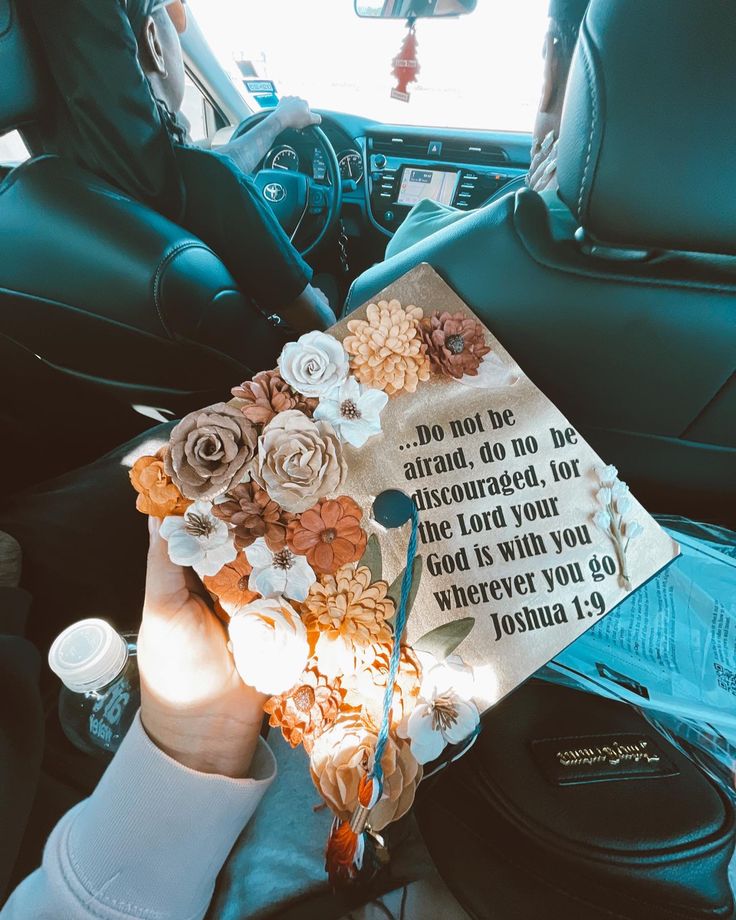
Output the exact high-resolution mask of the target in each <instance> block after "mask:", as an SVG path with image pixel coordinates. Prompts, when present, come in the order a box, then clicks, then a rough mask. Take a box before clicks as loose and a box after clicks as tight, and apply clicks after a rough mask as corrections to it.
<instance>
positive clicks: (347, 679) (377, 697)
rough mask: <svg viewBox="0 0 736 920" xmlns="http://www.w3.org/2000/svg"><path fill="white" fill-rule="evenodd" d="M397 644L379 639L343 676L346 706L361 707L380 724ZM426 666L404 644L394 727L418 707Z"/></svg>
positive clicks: (400, 661)
mask: <svg viewBox="0 0 736 920" xmlns="http://www.w3.org/2000/svg"><path fill="white" fill-rule="evenodd" d="M392 648H393V643H392V642H391V641H390V640H389V641H388V642H375V643H373V645H371V646H370V647H369V648H367V649H366V650H365V653H364V655H363V656H361V658H360V660H359V661H358V662H357V666H356V668H355V669H354V670H353V671H352V672H351V673H349V674H345V675H344V676H343V678H342V686H343V687H344V689H345V691H346V692H345V706H346V707H349V708H351V709H356V710H360V711H361V712H363V713H364V714H366V715H367V716H368V718H369V719H371V720H372V721H374V722H375V723H376V724H380V721H381V716H382V714H383V699H384V695H385V693H386V683H387V680H388V672H389V666H390V662H391V650H392ZM421 674H422V667H421V665H420V663H419V659H418V658H417V656H416V655H415V654H414V652H413V651H412V650H411V648H409V646H408V645H404V646H402V647H401V657H400V658H399V670H398V671H397V674H396V683H395V685H394V698H393V703H392V709H391V726H392V728H395V727H396V726H397V725H398V724H399V723H400V722H401V720H402V719H403V718H404V716H405V715H408V714H409V713H410V712H411V711H412V710H413V708H414V706H415V704H416V701H417V699H418V697H419V688H420V685H421Z"/></svg>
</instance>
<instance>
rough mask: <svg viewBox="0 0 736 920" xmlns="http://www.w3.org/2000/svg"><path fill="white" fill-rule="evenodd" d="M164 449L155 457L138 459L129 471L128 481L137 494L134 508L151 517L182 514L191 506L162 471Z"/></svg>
mask: <svg viewBox="0 0 736 920" xmlns="http://www.w3.org/2000/svg"><path fill="white" fill-rule="evenodd" d="M165 456H166V448H165V447H162V448H161V450H159V451H158V452H157V454H156V456H155V457H140V458H139V459H138V460H136V462H135V463H134V464H133V467H132V469H131V471H130V474H129V475H130V481H131V483H132V485H133V488H134V489H135V490H136V492H137V493H138V497H137V498H136V500H135V506H136V508H137V509H138V510H139V511H141V512H142V513H143V514H150V515H151V517H157V518H165V517H167V516H168V515H170V514H183V513H184V512H185V511H186V510H187V508H188V507H189V506H190V505H191V501H190V500H189V499H188V498H184V496H183V495H182V494H181V492H180V491H179V489H178V488H177V487H176V486H175V485H174V482H173V481H172V479H171V477H170V476H168V475H167V474H166V471H165V470H164V457H165Z"/></svg>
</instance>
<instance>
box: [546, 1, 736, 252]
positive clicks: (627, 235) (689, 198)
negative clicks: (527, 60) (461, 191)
mask: <svg viewBox="0 0 736 920" xmlns="http://www.w3.org/2000/svg"><path fill="white" fill-rule="evenodd" d="M734 98H736V3H733V2H731V0H709V2H707V3H704V2H702V0H646V2H645V3H643V2H642V0H591V4H590V6H589V7H588V12H587V14H586V17H585V20H584V21H583V26H582V28H581V32H580V40H579V42H578V46H577V49H576V51H575V56H574V59H573V63H572V68H571V71H570V77H569V81H568V86H567V94H566V97H565V107H564V111H563V116H562V128H561V132H560V141H559V149H558V162H557V172H558V181H559V186H560V195H561V197H562V199H563V200H564V202H565V203H566V204H567V205H568V207H569V208H570V209H571V210H572V212H573V213H574V214H575V215H576V217H577V218H578V220H579V221H580V224H581V225H582V227H584V228H585V230H586V231H587V232H588V233H589V235H590V236H591V237H592V238H594V239H596V240H598V241H600V242H604V243H608V244H612V245H618V246H628V247H634V248H646V249H674V250H686V251H693V252H709V253H714V254H729V255H733V254H736V187H735V186H736V180H735V179H734V167H735V166H736V117H734Z"/></svg>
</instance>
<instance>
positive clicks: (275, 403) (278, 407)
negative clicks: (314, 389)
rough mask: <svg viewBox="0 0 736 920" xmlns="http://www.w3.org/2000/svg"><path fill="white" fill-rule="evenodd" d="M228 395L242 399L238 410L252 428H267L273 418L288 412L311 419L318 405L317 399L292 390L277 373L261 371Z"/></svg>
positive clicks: (234, 388)
mask: <svg viewBox="0 0 736 920" xmlns="http://www.w3.org/2000/svg"><path fill="white" fill-rule="evenodd" d="M230 392H231V393H232V394H233V396H235V397H237V398H238V399H242V400H243V402H242V404H241V405H240V411H241V412H242V413H243V415H244V416H245V417H246V418H247V419H248V421H250V422H253V424H254V425H268V423H269V422H270V421H271V419H272V418H273V417H274V415H278V414H279V412H286V411H287V410H288V409H298V410H299V411H300V412H303V413H304V414H305V415H309V416H311V414H312V413H313V412H314V409H315V407H316V405H317V400H316V399H313V398H310V397H306V396H302V394H301V393H297V392H295V391H294V390H292V388H291V387H290V386H289V384H288V383H287V382H286V381H285V380H284V379H283V378H282V377H281V376H280V374H279V372H278V371H261V372H260V373H259V374H256V375H255V377H254V378H253V379H252V380H246V381H244V382H243V383H241V384H240V386H239V387H233V389H232V390H231V391H230Z"/></svg>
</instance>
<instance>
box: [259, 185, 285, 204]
mask: <svg viewBox="0 0 736 920" xmlns="http://www.w3.org/2000/svg"><path fill="white" fill-rule="evenodd" d="M263 197H264V198H265V199H266V201H274V202H276V201H283V200H284V198H286V189H285V188H284V187H283V185H280V184H279V183H278V182H269V183H268V185H267V186H265V188H264V189H263Z"/></svg>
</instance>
